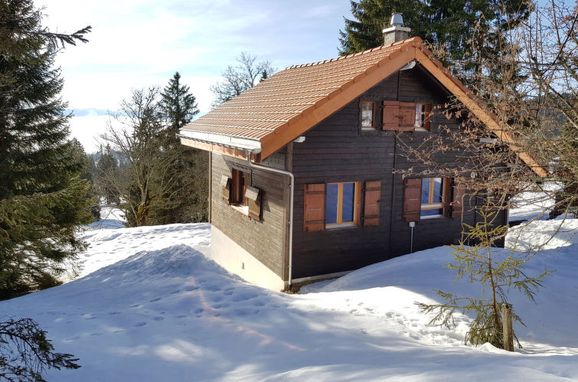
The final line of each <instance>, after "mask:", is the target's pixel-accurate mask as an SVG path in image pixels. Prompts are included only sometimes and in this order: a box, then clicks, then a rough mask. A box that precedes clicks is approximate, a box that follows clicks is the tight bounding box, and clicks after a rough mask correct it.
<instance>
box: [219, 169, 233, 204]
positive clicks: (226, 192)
mask: <svg viewBox="0 0 578 382" xmlns="http://www.w3.org/2000/svg"><path fill="white" fill-rule="evenodd" d="M221 188H222V190H223V200H224V201H225V202H227V203H230V202H231V178H229V177H227V176H225V175H223V176H221Z"/></svg>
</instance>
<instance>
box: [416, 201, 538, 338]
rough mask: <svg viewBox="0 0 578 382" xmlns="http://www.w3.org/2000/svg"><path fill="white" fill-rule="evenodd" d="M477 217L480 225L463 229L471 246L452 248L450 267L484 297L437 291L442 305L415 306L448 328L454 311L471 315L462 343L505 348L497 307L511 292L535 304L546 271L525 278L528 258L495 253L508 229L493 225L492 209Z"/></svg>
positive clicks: (519, 320)
mask: <svg viewBox="0 0 578 382" xmlns="http://www.w3.org/2000/svg"><path fill="white" fill-rule="evenodd" d="M490 211H491V212H490ZM480 216H481V217H482V221H481V222H480V223H477V224H476V225H475V226H466V227H465V230H466V231H467V235H466V238H465V240H464V243H465V242H468V243H471V244H472V245H470V246H468V245H465V244H464V243H462V244H460V245H458V246H455V247H454V262H453V263H451V264H450V265H449V268H450V269H451V270H454V271H456V273H457V276H458V278H467V279H468V281H469V282H471V283H473V284H475V285H479V286H480V287H481V295H482V296H483V297H470V296H467V297H462V296H456V295H454V294H452V293H448V292H444V291H438V292H437V293H438V296H440V297H441V298H442V299H443V300H445V303H442V304H422V303H418V306H419V307H420V309H421V310H422V311H423V312H425V313H428V314H429V313H433V314H434V317H433V318H432V320H431V321H430V324H431V325H441V326H446V327H448V328H451V327H453V326H454V321H453V316H454V314H455V313H456V312H463V313H465V314H471V315H473V316H474V319H473V321H472V323H471V325H470V329H469V331H468V332H467V333H466V338H465V342H466V343H470V344H473V345H480V344H483V343H486V342H489V343H491V344H492V345H494V346H496V347H498V348H504V345H503V343H502V341H503V338H502V322H501V314H500V306H501V305H502V304H504V303H507V304H509V303H510V302H509V298H508V295H509V293H510V292H511V291H512V290H516V291H517V292H519V293H521V294H523V295H524V296H526V297H527V298H528V299H529V300H531V301H534V297H535V294H536V292H537V290H538V288H540V287H541V286H542V280H543V279H544V277H546V276H547V275H548V273H549V272H548V271H544V272H543V273H541V274H539V275H537V276H530V275H527V274H526V273H525V270H524V267H525V265H526V263H527V262H528V261H530V260H531V256H530V255H527V254H517V253H513V252H512V253H510V254H508V255H503V254H497V253H495V251H494V250H493V246H494V245H495V244H496V242H497V241H498V240H501V239H502V238H503V237H504V236H505V234H506V231H507V227H504V226H496V225H495V224H494V222H493V218H494V217H495V216H496V213H495V206H491V207H488V208H485V209H483V210H482V211H481V212H480ZM487 294H489V296H488V295H487ZM513 320H514V321H515V322H518V323H520V324H522V325H523V322H522V319H521V318H520V317H519V316H518V315H516V314H515V313H514V314H513ZM514 338H516V337H515V334H514ZM518 345H519V343H518Z"/></svg>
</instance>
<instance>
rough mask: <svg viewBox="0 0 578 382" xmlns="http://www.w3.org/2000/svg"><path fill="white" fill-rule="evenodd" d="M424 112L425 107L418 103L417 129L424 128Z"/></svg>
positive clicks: (416, 106)
mask: <svg viewBox="0 0 578 382" xmlns="http://www.w3.org/2000/svg"><path fill="white" fill-rule="evenodd" d="M422 111H423V105H422V104H421V103H417V104H416V105H415V127H422V126H423V122H422V116H423V114H422Z"/></svg>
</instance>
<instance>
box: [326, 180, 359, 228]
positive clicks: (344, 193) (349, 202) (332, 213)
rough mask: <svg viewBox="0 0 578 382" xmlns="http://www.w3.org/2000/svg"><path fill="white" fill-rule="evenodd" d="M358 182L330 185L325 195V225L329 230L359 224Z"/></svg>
mask: <svg viewBox="0 0 578 382" xmlns="http://www.w3.org/2000/svg"><path fill="white" fill-rule="evenodd" d="M357 189H358V186H357V183H356V182H342V183H328V184H327V189H326V193H325V225H326V227H328V228H331V227H336V226H342V225H354V224H357V220H358V219H357V213H358V211H357V206H356V204H357V203H356V195H357V194H358V193H359V190H357Z"/></svg>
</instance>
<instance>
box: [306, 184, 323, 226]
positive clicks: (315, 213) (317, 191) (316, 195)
mask: <svg viewBox="0 0 578 382" xmlns="http://www.w3.org/2000/svg"><path fill="white" fill-rule="evenodd" d="M304 199H305V200H304V205H305V211H304V214H303V215H304V220H305V221H304V229H305V232H315V231H323V230H324V229H325V184H323V183H319V184H306V185H305V196H304Z"/></svg>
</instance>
